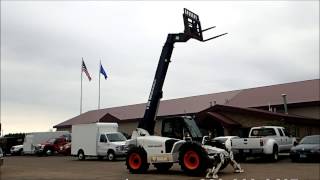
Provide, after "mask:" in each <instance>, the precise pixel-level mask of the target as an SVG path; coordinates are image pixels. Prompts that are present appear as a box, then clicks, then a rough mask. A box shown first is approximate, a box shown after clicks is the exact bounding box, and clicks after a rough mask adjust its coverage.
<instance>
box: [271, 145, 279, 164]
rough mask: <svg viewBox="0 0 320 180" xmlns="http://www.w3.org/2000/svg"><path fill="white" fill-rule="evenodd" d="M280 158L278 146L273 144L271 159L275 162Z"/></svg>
mask: <svg viewBox="0 0 320 180" xmlns="http://www.w3.org/2000/svg"><path fill="white" fill-rule="evenodd" d="M278 159H279V151H278V146H276V145H274V146H273V151H272V154H271V160H272V161H273V162H275V161H278Z"/></svg>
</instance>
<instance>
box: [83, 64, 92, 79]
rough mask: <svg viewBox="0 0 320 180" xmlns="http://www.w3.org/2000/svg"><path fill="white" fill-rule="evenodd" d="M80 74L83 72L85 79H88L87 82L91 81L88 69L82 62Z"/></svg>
mask: <svg viewBox="0 0 320 180" xmlns="http://www.w3.org/2000/svg"><path fill="white" fill-rule="evenodd" d="M82 72H85V73H86V75H87V77H88V79H89V81H91V76H90V74H89V72H88V69H87V67H86V65H85V64H84V61H83V60H82Z"/></svg>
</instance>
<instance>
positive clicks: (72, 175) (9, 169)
mask: <svg viewBox="0 0 320 180" xmlns="http://www.w3.org/2000/svg"><path fill="white" fill-rule="evenodd" d="M241 165H242V167H243V168H244V170H245V172H244V173H241V174H235V173H233V171H232V168H231V167H227V168H226V169H224V170H223V171H222V172H221V173H219V177H220V179H221V180H229V179H230V180H267V179H269V180H285V179H286V180H291V179H292V180H293V179H295V180H296V179H299V180H309V179H310V180H319V179H320V172H319V169H320V164H317V163H292V162H291V161H290V160H289V159H288V157H282V158H281V159H280V161H278V162H276V163H266V162H264V161H262V160H258V159H254V160H249V161H247V162H245V163H242V164H241ZM7 179H8V180H11V179H12V180H15V179H28V180H29V179H30V180H34V179H54V180H56V179H81V180H82V179H115V180H126V179H128V180H138V179H139V180H140V179H143V180H147V179H152V180H159V179H172V180H179V179H184V180H185V179H186V180H189V179H198V180H200V179H202V178H201V177H189V176H186V175H184V174H183V173H182V172H181V171H180V167H179V166H178V165H175V166H173V168H172V169H171V170H170V171H169V172H167V173H163V174H159V173H158V172H156V171H155V169H154V168H153V167H152V166H150V168H149V171H148V173H147V174H139V175H137V174H130V173H128V171H127V169H126V167H125V162H124V161H122V160H118V161H114V162H109V161H106V160H104V161H98V160H95V159H89V160H86V161H78V160H77V159H76V158H74V157H63V156H58V157H36V156H21V157H19V156H17V157H15V156H12V157H10V156H7V157H5V163H4V166H3V167H2V168H1V172H0V180H7Z"/></svg>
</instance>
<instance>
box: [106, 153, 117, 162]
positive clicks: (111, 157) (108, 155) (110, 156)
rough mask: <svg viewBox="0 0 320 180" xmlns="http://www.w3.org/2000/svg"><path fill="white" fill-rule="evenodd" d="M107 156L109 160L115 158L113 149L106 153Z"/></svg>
mask: <svg viewBox="0 0 320 180" xmlns="http://www.w3.org/2000/svg"><path fill="white" fill-rule="evenodd" d="M107 158H108V160H109V161H113V160H114V159H115V155H114V152H113V151H109V152H108V154H107Z"/></svg>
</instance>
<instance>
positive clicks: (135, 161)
mask: <svg viewBox="0 0 320 180" xmlns="http://www.w3.org/2000/svg"><path fill="white" fill-rule="evenodd" d="M141 164H142V160H141V157H140V155H139V154H138V153H132V154H131V155H130V157H129V165H130V167H131V168H132V169H139V168H140V166H141Z"/></svg>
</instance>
